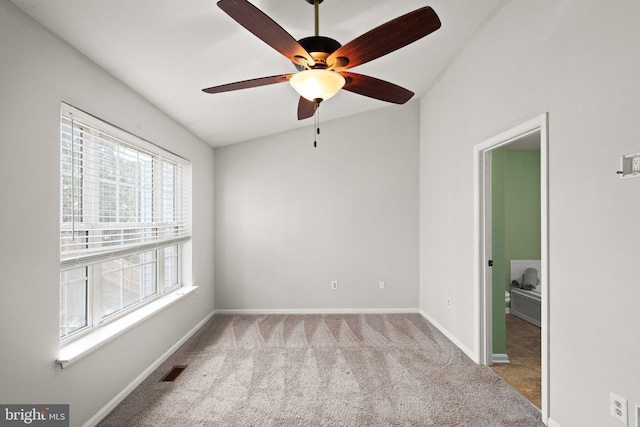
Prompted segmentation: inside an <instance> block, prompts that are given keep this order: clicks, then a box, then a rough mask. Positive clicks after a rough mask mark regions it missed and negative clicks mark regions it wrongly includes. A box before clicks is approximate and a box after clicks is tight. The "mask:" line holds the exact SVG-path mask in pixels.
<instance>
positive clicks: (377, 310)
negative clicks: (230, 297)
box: [215, 308, 419, 315]
mask: <svg viewBox="0 0 640 427" xmlns="http://www.w3.org/2000/svg"><path fill="white" fill-rule="evenodd" d="M404 313H419V310H418V309H417V308H326V309H325V308H304V309H287V308H285V309H241V310H216V311H215V314H240V315H243V314H244V315H255V314H404Z"/></svg>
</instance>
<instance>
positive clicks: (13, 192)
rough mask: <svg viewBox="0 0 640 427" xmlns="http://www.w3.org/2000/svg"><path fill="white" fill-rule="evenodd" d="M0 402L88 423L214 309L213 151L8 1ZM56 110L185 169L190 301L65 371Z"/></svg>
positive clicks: (0, 132)
mask: <svg viewBox="0 0 640 427" xmlns="http://www.w3.org/2000/svg"><path fill="white" fill-rule="evenodd" d="M0 58H1V60H0V174H1V179H0V195H1V202H0V213H1V216H0V217H1V220H0V271H2V285H1V287H0V366H1V368H0V369H1V371H2V379H1V380H0V402H2V403H27V404H28V403H31V404H33V403H68V404H70V405H71V425H72V426H79V425H82V424H83V423H84V422H86V421H87V420H88V419H89V418H90V417H91V416H93V415H94V414H96V413H97V412H98V411H99V410H100V409H101V408H102V407H103V406H104V405H105V404H106V403H107V402H109V401H110V400H111V399H112V398H113V397H114V396H115V395H116V394H117V393H119V392H120V391H121V390H123V389H124V388H125V387H126V386H127V385H128V384H129V383H130V382H131V381H132V380H133V379H134V378H135V377H136V376H138V375H139V374H140V373H141V372H143V371H144V369H146V368H147V367H148V366H149V365H150V364H151V363H152V362H154V361H155V360H156V359H157V358H158V357H160V356H161V355H162V354H163V353H164V352H165V351H167V350H168V349H169V348H170V347H171V346H172V345H173V344H174V343H176V342H177V341H178V340H179V339H180V338H181V337H182V336H184V335H185V334H186V333H187V332H188V331H189V330H191V329H192V328H193V327H194V326H195V325H196V324H198V322H199V321H200V320H202V319H204V318H205V317H206V316H207V315H208V314H209V313H210V312H211V311H212V310H213V297H214V295H213V280H214V272H213V250H214V243H213V209H214V195H213V186H214V153H213V149H212V148H210V147H209V146H207V145H205V144H204V143H203V142H202V141H200V140H198V139H197V138H196V137H194V136H193V135H192V134H190V133H189V132H187V131H186V130H185V129H184V128H182V127H180V126H179V125H177V124H176V123H175V122H174V121H172V120H171V119H169V118H168V117H167V116H166V115H165V114H163V113H162V112H161V111H159V110H157V109H156V108H155V107H153V106H151V104H149V103H148V102H147V101H145V100H144V99H142V98H141V97H140V96H138V95H136V94H135V93H133V92H132V91H131V90H130V89H129V88H127V87H126V86H125V85H123V84H122V83H120V82H119V81H117V80H116V79H114V78H113V77H112V76H110V75H109V74H107V73H106V72H104V71H103V70H101V69H100V68H98V67H97V66H96V65H95V64H93V63H92V62H90V61H89V60H88V59H87V58H85V57H83V56H82V55H80V54H79V53H78V52H77V51H75V50H73V49H72V48H70V47H69V46H68V45H66V44H65V43H64V42H62V41H61V40H59V39H58V38H57V37H55V36H53V35H52V34H51V33H49V32H48V31H47V30H45V29H44V28H43V27H41V26H40V25H39V24H37V23H36V22H35V21H33V20H32V19H31V18H29V17H28V16H27V15H25V14H24V13H23V12H21V11H20V10H19V9H17V8H16V7H15V6H14V5H13V4H12V3H10V2H9V1H8V0H0ZM60 101H65V102H68V103H70V104H72V105H74V106H76V107H78V108H80V109H83V110H85V111H87V112H90V113H92V114H94V115H97V116H99V117H101V118H103V119H104V120H107V121H109V122H111V123H114V124H116V125H118V126H120V127H122V128H124V129H126V130H129V131H131V132H133V133H135V134H137V135H139V136H141V137H143V138H146V139H148V140H150V141H153V142H155V143H157V144H158V145H160V146H162V147H164V148H166V149H168V150H171V151H173V152H175V153H177V154H180V155H182V156H183V157H186V158H189V159H191V160H192V165H193V199H194V203H193V205H194V207H193V231H194V233H193V234H194V237H193V243H192V251H193V258H192V264H193V282H194V283H195V284H197V285H200V303H199V304H197V305H196V304H195V298H188V299H185V300H182V301H180V302H179V303H177V304H175V305H173V306H171V307H170V308H168V309H166V310H165V311H163V312H161V313H159V314H158V315H157V316H155V317H154V318H152V319H150V320H148V321H146V322H144V323H142V324H141V325H139V326H138V327H136V328H135V329H133V330H131V331H129V332H127V333H126V334H124V335H123V336H121V337H119V338H117V339H116V340H115V341H112V342H111V343H109V344H107V345H105V346H104V347H103V348H101V349H99V350H98V351H96V352H94V353H92V354H90V355H89V356H87V357H85V358H84V359H82V360H80V361H78V362H77V363H75V364H73V365H71V366H69V367H68V368H67V369H64V370H61V368H60V367H59V366H57V365H56V364H55V360H56V358H57V356H58V347H59V342H58V333H59V331H58V328H59V280H60V274H59V259H60V254H59V214H58V212H59V187H58V186H59V113H60Z"/></svg>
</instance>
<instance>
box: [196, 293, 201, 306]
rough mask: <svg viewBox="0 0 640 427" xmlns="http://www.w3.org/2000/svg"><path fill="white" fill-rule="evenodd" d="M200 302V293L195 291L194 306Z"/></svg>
mask: <svg viewBox="0 0 640 427" xmlns="http://www.w3.org/2000/svg"><path fill="white" fill-rule="evenodd" d="M198 302H200V292H198V291H196V304H197V303H198Z"/></svg>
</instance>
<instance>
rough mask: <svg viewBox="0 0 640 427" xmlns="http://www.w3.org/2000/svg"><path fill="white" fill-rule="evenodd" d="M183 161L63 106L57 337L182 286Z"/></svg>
mask: <svg viewBox="0 0 640 427" xmlns="http://www.w3.org/2000/svg"><path fill="white" fill-rule="evenodd" d="M190 177H191V167H190V164H189V162H188V161H186V160H184V159H182V158H180V157H178V156H176V155H174V154H172V153H169V152H166V151H164V150H162V149H160V148H159V147H156V146H154V145H153V144H151V143H149V142H147V141H144V140H142V139H140V138H138V137H136V136H133V135H131V134H129V133H127V132H125V131H123V130H121V129H119V128H116V127H114V126H112V125H109V124H108V123H105V122H102V121H101V120H99V119H97V118H95V117H93V116H90V115H88V114H86V113H84V112H82V111H80V110H77V109H75V108H73V107H71V106H68V105H66V104H63V105H62V109H61V116H60V338H61V339H68V338H70V337H72V336H77V335H80V334H81V333H82V332H83V331H90V330H93V329H95V328H97V327H99V326H101V325H102V324H104V323H107V322H109V321H110V320H111V319H114V318H117V317H119V316H121V315H122V314H125V313H128V312H130V311H131V310H135V309H136V308H137V307H140V306H141V305H143V304H145V303H146V302H149V301H152V300H154V299H156V298H159V297H161V296H162V295H163V294H164V293H167V292H168V291H171V290H173V289H175V288H176V287H178V286H180V284H181V273H182V271H181V270H182V268H181V262H182V258H181V253H182V246H183V244H184V243H185V242H186V241H188V240H189V238H190V233H191V230H190V217H191V193H190V187H191V182H190Z"/></svg>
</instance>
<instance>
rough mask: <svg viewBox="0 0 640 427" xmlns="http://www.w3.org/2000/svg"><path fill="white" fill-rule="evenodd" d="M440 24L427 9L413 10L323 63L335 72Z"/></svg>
mask: <svg viewBox="0 0 640 427" xmlns="http://www.w3.org/2000/svg"><path fill="white" fill-rule="evenodd" d="M440 25H441V24H440V18H438V15H436V13H435V12H434V11H433V9H432V8H430V7H429V6H426V7H423V8H420V9H417V10H414V11H413V12H409V13H407V14H406V15H402V16H400V17H399V18H396V19H394V20H392V21H389V22H387V23H386V24H382V25H380V26H379V27H376V28H374V29H373V30H371V31H369V32H367V33H365V34H363V35H361V36H360V37H358V38H356V39H354V40H352V41H350V42H349V43H347V44H345V45H344V46H342V47H341V48H339V49H338V50H336V51H335V52H333V53H332V54H331V55H329V57H328V58H327V63H328V64H335V65H334V66H333V69H334V70H336V71H340V70H347V69H349V68H352V67H355V66H357V65H360V64H364V63H365V62H369V61H371V60H373V59H376V58H379V57H381V56H383V55H386V54H388V53H391V52H393V51H395V50H397V49H400V48H401V47H404V46H406V45H408V44H411V43H413V42H415V41H416V40H419V39H421V38H422V37H424V36H426V35H428V34H431V33H432V32H434V31H435V30H437V29H438V28H440ZM345 58H346V60H345Z"/></svg>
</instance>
